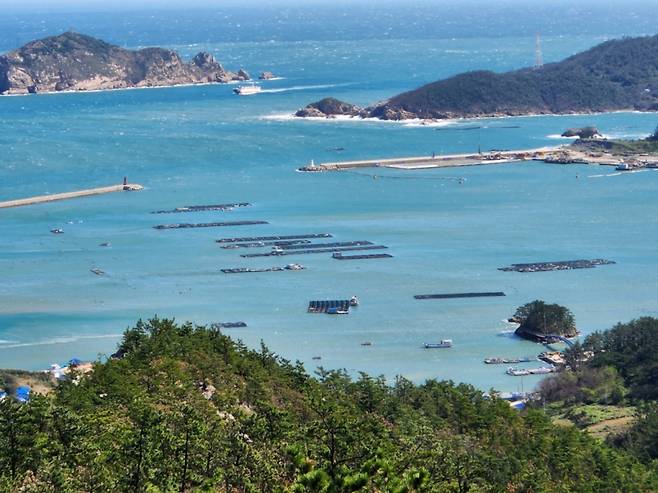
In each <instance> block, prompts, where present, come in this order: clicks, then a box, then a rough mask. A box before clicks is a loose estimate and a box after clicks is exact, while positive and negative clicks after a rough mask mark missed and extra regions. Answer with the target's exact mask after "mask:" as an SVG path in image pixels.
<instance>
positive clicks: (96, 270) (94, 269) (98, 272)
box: [89, 267, 105, 276]
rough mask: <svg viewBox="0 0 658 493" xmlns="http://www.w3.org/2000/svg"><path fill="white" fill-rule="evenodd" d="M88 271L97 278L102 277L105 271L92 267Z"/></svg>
mask: <svg viewBox="0 0 658 493" xmlns="http://www.w3.org/2000/svg"><path fill="white" fill-rule="evenodd" d="M89 270H90V271H91V272H93V273H94V274H96V275H97V276H102V275H103V274H105V271H104V270H101V269H99V268H98V267H94V268H93V269H89Z"/></svg>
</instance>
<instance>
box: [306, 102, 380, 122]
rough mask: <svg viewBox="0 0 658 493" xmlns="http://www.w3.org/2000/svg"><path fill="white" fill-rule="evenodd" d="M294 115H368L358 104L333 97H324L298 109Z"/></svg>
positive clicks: (314, 116)
mask: <svg viewBox="0 0 658 493" xmlns="http://www.w3.org/2000/svg"><path fill="white" fill-rule="evenodd" d="M295 116H298V117H302V118H331V117H334V116H356V117H366V116H368V112H367V111H366V110H364V109H363V108H361V107H359V106H356V105H353V104H350V103H346V102H344V101H340V100H338V99H335V98H324V99H321V100H320V101H317V102H315V103H311V104H309V105H308V106H306V107H305V108H302V109H300V110H299V111H297V113H295Z"/></svg>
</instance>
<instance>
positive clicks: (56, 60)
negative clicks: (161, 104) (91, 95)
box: [0, 32, 250, 94]
mask: <svg viewBox="0 0 658 493" xmlns="http://www.w3.org/2000/svg"><path fill="white" fill-rule="evenodd" d="M249 78H250V77H249V74H248V73H247V72H245V71H244V70H242V69H240V70H239V71H238V72H231V71H228V70H226V69H225V68H224V67H223V66H222V65H221V64H220V63H219V62H218V61H217V60H215V58H214V57H213V56H212V55H211V54H210V53H207V52H200V53H198V54H197V55H196V56H195V57H194V58H193V59H192V60H191V61H190V62H185V61H184V60H183V59H182V58H181V57H180V55H179V54H178V53H176V52H175V51H172V50H168V49H164V48H144V49H141V50H127V49H124V48H121V47H119V46H115V45H112V44H109V43H106V42H105V41H102V40H100V39H96V38H93V37H91V36H86V35H84V34H79V33H75V32H65V33H63V34H60V35H59V36H51V37H48V38H44V39H40V40H37V41H32V42H30V43H28V44H26V45H25V46H23V47H21V48H19V49H17V50H15V51H12V52H9V53H7V54H5V55H0V94H27V93H41V92H58V91H90V90H105V89H121V88H129V87H158V86H176V85H181V84H200V83H211V82H218V83H226V82H230V81H240V80H248V79H249Z"/></svg>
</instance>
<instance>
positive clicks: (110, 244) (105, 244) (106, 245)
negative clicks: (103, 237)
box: [98, 241, 112, 247]
mask: <svg viewBox="0 0 658 493" xmlns="http://www.w3.org/2000/svg"><path fill="white" fill-rule="evenodd" d="M98 246H101V247H109V246H112V243H110V242H109V241H106V242H105V243H101V244H100V245H98Z"/></svg>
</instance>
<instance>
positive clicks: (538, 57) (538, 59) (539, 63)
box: [535, 33, 544, 70]
mask: <svg viewBox="0 0 658 493" xmlns="http://www.w3.org/2000/svg"><path fill="white" fill-rule="evenodd" d="M543 66H544V57H543V56H542V53H541V34H540V33H537V35H536V37H535V70H536V69H538V68H542V67H543Z"/></svg>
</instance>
